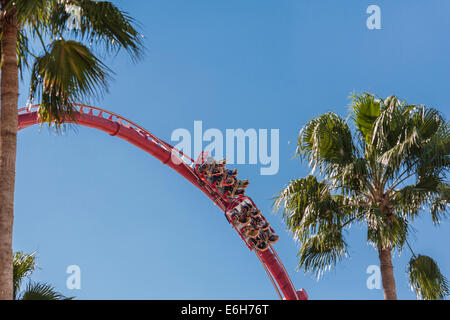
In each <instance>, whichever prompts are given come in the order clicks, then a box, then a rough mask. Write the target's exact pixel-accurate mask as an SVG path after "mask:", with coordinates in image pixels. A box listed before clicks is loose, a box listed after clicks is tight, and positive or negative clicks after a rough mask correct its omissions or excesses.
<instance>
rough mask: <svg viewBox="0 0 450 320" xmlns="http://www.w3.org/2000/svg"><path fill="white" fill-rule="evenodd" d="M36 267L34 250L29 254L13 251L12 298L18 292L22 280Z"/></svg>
mask: <svg viewBox="0 0 450 320" xmlns="http://www.w3.org/2000/svg"><path fill="white" fill-rule="evenodd" d="M35 269H36V252H33V253H31V254H27V253H23V252H21V251H18V252H15V253H14V257H13V283H14V298H16V296H17V294H18V293H19V289H20V286H21V284H22V282H23V280H24V279H25V278H26V277H28V276H29V275H31V273H33V271H34V270H35Z"/></svg>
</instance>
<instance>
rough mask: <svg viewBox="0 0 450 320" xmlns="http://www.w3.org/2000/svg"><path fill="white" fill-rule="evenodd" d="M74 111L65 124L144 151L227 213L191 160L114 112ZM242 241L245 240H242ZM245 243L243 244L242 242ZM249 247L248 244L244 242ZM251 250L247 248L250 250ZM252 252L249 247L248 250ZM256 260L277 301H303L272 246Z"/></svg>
mask: <svg viewBox="0 0 450 320" xmlns="http://www.w3.org/2000/svg"><path fill="white" fill-rule="evenodd" d="M74 108H75V109H76V112H75V113H74V117H73V118H72V119H68V120H67V121H66V122H72V123H76V124H78V125H82V126H85V127H90V128H95V129H98V130H101V131H104V132H106V133H108V134H110V135H111V136H116V137H118V138H121V139H123V140H125V141H128V142H129V143H131V144H133V145H135V146H136V147H138V148H140V149H142V150H144V151H145V152H147V153H149V154H150V155H152V156H154V157H155V158H157V159H159V160H160V161H161V162H162V163H163V164H165V165H167V166H169V167H171V168H172V169H173V170H175V171H176V172H178V173H179V174H181V175H182V176H183V177H184V178H185V179H187V180H188V181H189V182H191V183H192V184H193V185H194V186H196V187H197V188H198V189H200V190H201V191H202V192H203V193H204V194H206V196H208V197H209V198H210V199H211V200H212V201H213V202H214V203H215V204H216V205H217V206H218V207H219V208H220V209H221V210H222V211H224V212H226V211H227V209H228V208H229V206H230V203H229V201H228V200H226V199H224V197H223V196H222V195H221V194H219V193H218V192H217V191H216V190H214V188H211V186H210V185H208V184H207V183H204V182H203V181H201V180H200V179H199V178H198V176H197V175H196V174H195V172H194V166H195V162H194V160H193V159H191V158H190V157H188V156H187V155H185V154H183V152H181V151H179V150H177V149H175V148H174V147H173V146H171V145H170V144H168V143H167V142H165V141H163V140H161V139H159V138H157V137H156V136H154V135H153V134H151V133H150V132H149V131H147V130H146V129H144V128H143V127H141V126H139V125H138V124H136V123H134V122H132V121H130V120H128V119H126V118H124V117H122V116H120V115H118V114H115V113H113V112H110V111H107V110H104V109H101V108H97V107H93V106H87V105H82V104H75V105H74ZM38 110H39V105H34V106H30V107H25V108H22V109H19V110H18V118H19V119H18V129H19V130H22V129H25V128H28V127H30V126H32V125H35V124H38V123H39V115H38ZM244 242H245V240H244ZM245 243H246V242H245ZM246 245H247V246H248V244H247V243H246ZM249 248H250V247H249ZM250 250H252V248H250ZM253 251H254V252H255V254H256V255H257V257H258V259H259V261H260V262H261V264H262V265H263V267H264V269H265V270H266V272H267V275H268V277H269V279H270V280H271V281H272V284H273V285H274V287H275V289H276V291H277V293H278V295H279V297H280V299H286V300H305V299H307V295H306V293H305V292H304V291H296V290H295V287H294V285H293V284H292V281H291V279H290V277H289V274H288V273H287V271H286V269H285V268H284V266H283V263H282V262H281V260H280V258H279V257H278V254H277V253H276V251H275V249H274V248H273V246H270V247H269V249H268V250H266V251H255V250H253Z"/></svg>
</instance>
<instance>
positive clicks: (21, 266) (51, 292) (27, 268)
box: [13, 252, 73, 300]
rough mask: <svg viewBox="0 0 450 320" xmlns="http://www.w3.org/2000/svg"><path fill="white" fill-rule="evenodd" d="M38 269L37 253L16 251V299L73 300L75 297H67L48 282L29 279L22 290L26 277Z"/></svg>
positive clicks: (14, 263)
mask: <svg viewBox="0 0 450 320" xmlns="http://www.w3.org/2000/svg"><path fill="white" fill-rule="evenodd" d="M35 269H36V255H35V253H31V254H26V253H23V252H15V253H14V259H13V271H14V277H13V280H14V281H13V287H14V292H13V298H14V300H72V299H73V297H70V298H68V297H65V296H64V295H62V294H61V293H59V292H57V291H55V289H54V288H53V287H52V286H51V285H49V284H46V283H39V282H32V281H29V282H28V283H27V284H26V286H25V289H24V290H23V291H20V289H21V287H22V283H23V281H24V280H25V278H28V277H29V276H30V275H31V274H32V273H33V271H34V270H35Z"/></svg>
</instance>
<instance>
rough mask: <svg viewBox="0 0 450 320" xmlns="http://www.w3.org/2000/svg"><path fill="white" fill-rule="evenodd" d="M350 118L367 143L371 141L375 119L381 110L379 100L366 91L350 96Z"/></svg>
mask: <svg viewBox="0 0 450 320" xmlns="http://www.w3.org/2000/svg"><path fill="white" fill-rule="evenodd" d="M352 98H353V101H352V113H353V114H352V118H353V122H354V124H355V126H356V128H357V129H358V130H359V132H360V134H361V135H362V137H363V138H364V140H365V142H366V143H367V144H370V142H371V141H372V133H373V128H374V126H375V121H376V120H377V118H378V116H379V115H380V112H381V106H380V102H379V100H377V99H375V97H374V96H373V95H371V94H368V93H363V94H362V95H354V96H352Z"/></svg>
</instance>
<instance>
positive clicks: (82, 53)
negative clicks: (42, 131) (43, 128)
mask: <svg viewBox="0 0 450 320" xmlns="http://www.w3.org/2000/svg"><path fill="white" fill-rule="evenodd" d="M110 73H111V71H110V69H108V68H107V67H106V66H105V65H104V64H103V63H102V62H101V61H100V60H99V59H98V58H97V57H95V56H94V54H93V53H92V52H91V51H90V50H89V49H88V48H87V47H86V46H84V45H83V44H81V43H79V42H76V41H65V40H56V41H54V42H53V43H52V44H51V45H50V48H49V50H48V52H47V53H45V54H44V55H43V56H41V57H39V58H38V59H37V60H36V62H35V63H34V65H33V70H32V75H31V81H30V83H31V91H30V100H31V101H33V100H34V99H35V98H36V97H39V98H40V104H41V107H40V109H39V115H40V119H41V121H42V122H48V123H51V122H54V123H56V125H61V124H62V123H63V122H64V121H65V119H66V117H71V116H72V113H73V106H72V103H73V102H76V101H83V100H86V99H88V98H90V97H95V96H99V95H101V94H102V92H103V91H106V90H107V86H108V79H109V75H110Z"/></svg>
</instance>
